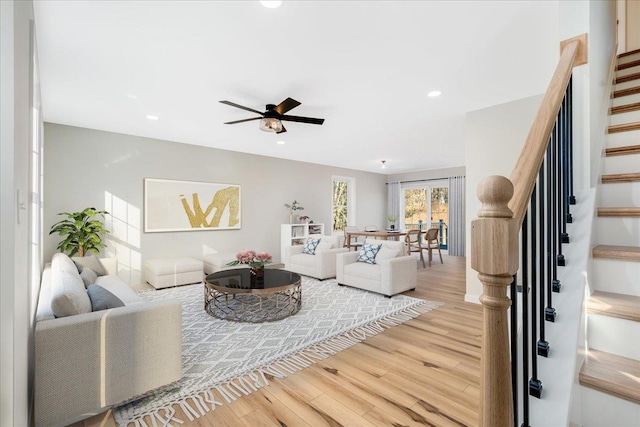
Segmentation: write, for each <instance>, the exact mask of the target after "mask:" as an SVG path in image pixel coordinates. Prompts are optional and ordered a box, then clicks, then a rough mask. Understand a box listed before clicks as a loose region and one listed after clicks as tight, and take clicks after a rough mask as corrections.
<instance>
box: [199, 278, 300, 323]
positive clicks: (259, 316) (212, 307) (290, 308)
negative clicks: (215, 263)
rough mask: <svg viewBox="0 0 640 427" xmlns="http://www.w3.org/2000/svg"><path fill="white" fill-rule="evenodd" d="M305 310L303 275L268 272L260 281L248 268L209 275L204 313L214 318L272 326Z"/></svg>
mask: <svg viewBox="0 0 640 427" xmlns="http://www.w3.org/2000/svg"><path fill="white" fill-rule="evenodd" d="M300 307H302V287H301V280H300V275H299V274H296V273H292V272H290V271H286V270H280V269H276V268H266V269H265V270H264V277H262V278H257V277H255V276H253V275H251V274H250V270H249V269H248V268H234V269H230V270H223V271H218V272H216V273H213V274H209V275H207V276H206V277H205V280H204V309H205V310H206V311H207V313H209V314H210V315H211V316H214V317H217V318H219V319H224V320H232V321H235V322H252V323H258V322H272V321H274V320H280V319H284V318H285V317H289V316H291V315H294V314H296V313H297V312H298V311H300Z"/></svg>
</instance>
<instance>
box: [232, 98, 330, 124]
mask: <svg viewBox="0 0 640 427" xmlns="http://www.w3.org/2000/svg"><path fill="white" fill-rule="evenodd" d="M220 102H221V103H223V104H227V105H230V106H232V107H236V108H240V109H242V110H247V111H251V112H253V113H256V114H260V117H252V118H250V119H242V120H235V121H233V122H225V125H233V124H236V123H242V122H249V121H251V120H260V129H261V130H263V131H265V132H275V133H283V132H286V131H287V130H286V129H285V128H284V126H283V125H282V122H283V121H289V122H300V123H310V124H313V125H321V124H322V123H324V119H314V118H313V117H300V116H289V115H286V114H285V113H286V112H287V111H290V110H293V109H294V108H296V107H297V106H298V105H300V103H299V102H298V101H296V100H295V99H292V98H287V99H285V100H284V101H282V102H281V103H280V104H278V105H274V104H267V105H266V111H265V112H264V113H262V112H260V111H258V110H254V109H253V108H249V107H245V106H242V105H239V104H236V103H233V102H231V101H220Z"/></svg>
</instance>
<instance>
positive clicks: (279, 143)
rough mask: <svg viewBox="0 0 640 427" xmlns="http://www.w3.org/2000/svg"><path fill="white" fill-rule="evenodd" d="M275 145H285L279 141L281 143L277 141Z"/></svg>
mask: <svg viewBox="0 0 640 427" xmlns="http://www.w3.org/2000/svg"><path fill="white" fill-rule="evenodd" d="M276 144H279V145H284V144H285V142H284V141H282V140H281V141H277V142H276Z"/></svg>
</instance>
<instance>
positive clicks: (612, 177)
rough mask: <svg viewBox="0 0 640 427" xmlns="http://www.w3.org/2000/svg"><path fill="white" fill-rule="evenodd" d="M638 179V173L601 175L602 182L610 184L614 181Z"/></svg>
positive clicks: (639, 176) (634, 180)
mask: <svg viewBox="0 0 640 427" xmlns="http://www.w3.org/2000/svg"><path fill="white" fill-rule="evenodd" d="M636 181H640V173H614V174H607V175H602V183H603V184H611V183H614V182H636Z"/></svg>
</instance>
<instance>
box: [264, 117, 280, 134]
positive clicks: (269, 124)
mask: <svg viewBox="0 0 640 427" xmlns="http://www.w3.org/2000/svg"><path fill="white" fill-rule="evenodd" d="M260 130H263V131H265V132H280V131H282V122H281V121H280V120H278V119H274V118H272V117H264V118H262V119H260Z"/></svg>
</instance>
